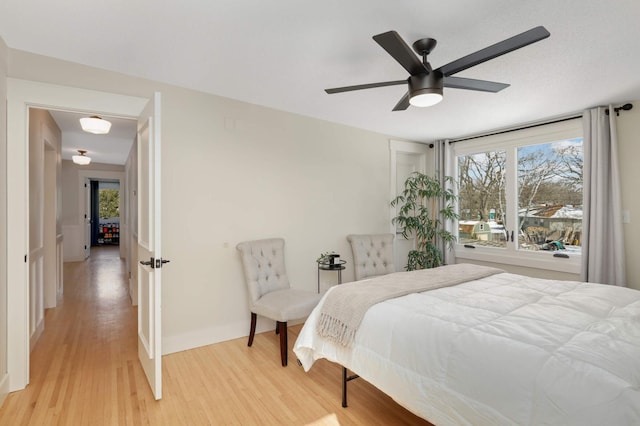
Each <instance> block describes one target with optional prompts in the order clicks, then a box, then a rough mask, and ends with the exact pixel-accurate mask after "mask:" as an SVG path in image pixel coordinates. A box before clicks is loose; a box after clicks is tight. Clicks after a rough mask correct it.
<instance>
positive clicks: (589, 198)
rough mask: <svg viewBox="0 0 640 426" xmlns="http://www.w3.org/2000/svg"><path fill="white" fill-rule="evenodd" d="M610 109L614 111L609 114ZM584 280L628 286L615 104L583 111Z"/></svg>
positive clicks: (582, 275)
mask: <svg viewBox="0 0 640 426" xmlns="http://www.w3.org/2000/svg"><path fill="white" fill-rule="evenodd" d="M607 111H611V113H610V114H608V115H607ZM582 117H583V126H584V139H583V147H584V168H583V178H584V209H583V210H584V211H583V222H582V231H583V236H582V274H581V278H582V280H583V281H588V282H596V283H602V284H611V285H619V286H626V278H625V265H624V258H625V256H624V235H623V233H622V207H621V200H620V176H619V175H620V173H619V168H618V140H617V135H616V121H615V114H614V113H613V107H612V106H610V107H609V108H605V107H598V108H593V109H589V110H586V111H585V112H584V114H583V116H582Z"/></svg>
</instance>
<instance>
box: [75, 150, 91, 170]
mask: <svg viewBox="0 0 640 426" xmlns="http://www.w3.org/2000/svg"><path fill="white" fill-rule="evenodd" d="M86 152H87V151H85V150H84V149H79V150H78V153H79V154H80V155H74V156H73V157H72V159H73V162H74V163H76V164H79V165H81V166H86V165H87V164H89V163H91V157H87V156H86V155H84V154H85V153H86Z"/></svg>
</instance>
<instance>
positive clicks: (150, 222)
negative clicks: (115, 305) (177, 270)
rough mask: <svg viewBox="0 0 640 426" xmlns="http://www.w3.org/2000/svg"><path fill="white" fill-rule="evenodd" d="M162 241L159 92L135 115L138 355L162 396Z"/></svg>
mask: <svg viewBox="0 0 640 426" xmlns="http://www.w3.org/2000/svg"><path fill="white" fill-rule="evenodd" d="M162 265H163V261H162V242H161V240H160V93H155V94H154V97H153V99H152V100H150V101H149V103H148V104H147V106H146V107H145V109H144V111H143V112H142V115H140V117H139V118H138V358H140V362H141V363H142V367H143V369H144V372H145V374H146V376H147V380H148V381H149V385H150V386H151V390H152V391H153V395H154V396H155V398H156V399H160V398H162V345H161V342H162V316H161V306H162V303H161V302H162Z"/></svg>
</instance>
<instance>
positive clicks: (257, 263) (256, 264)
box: [236, 238, 320, 367]
mask: <svg viewBox="0 0 640 426" xmlns="http://www.w3.org/2000/svg"><path fill="white" fill-rule="evenodd" d="M236 248H237V249H238V251H239V252H240V258H241V260H242V267H243V269H244V277H245V281H246V284H247V288H248V290H249V310H250V311H251V328H250V330H249V343H248V346H251V344H252V343H253V338H254V336H255V333H256V320H257V316H258V315H261V316H263V317H266V318H269V319H272V320H274V321H276V333H278V334H280V358H281V360H282V366H283V367H285V366H286V365H287V351H288V343H287V321H289V320H295V319H300V318H305V317H307V316H309V314H310V313H311V311H312V310H313V308H315V306H316V305H317V304H318V301H319V300H320V295H319V294H316V293H312V292H309V291H303V290H296V289H293V288H290V286H289V278H287V271H286V270H285V267H284V240H283V239H282V238H270V239H266V240H256V241H245V242H242V243H239V244H238V245H237V246H236Z"/></svg>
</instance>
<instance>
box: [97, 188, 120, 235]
mask: <svg viewBox="0 0 640 426" xmlns="http://www.w3.org/2000/svg"><path fill="white" fill-rule="evenodd" d="M90 188H91V189H90V194H91V195H90V198H91V247H99V246H118V245H120V182H119V181H109V180H90Z"/></svg>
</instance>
